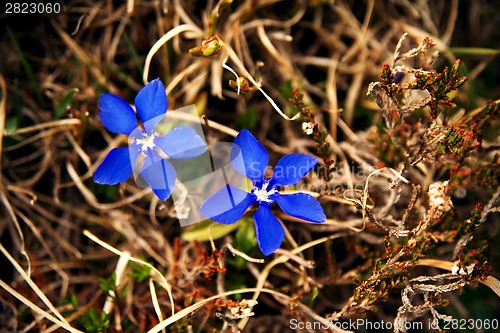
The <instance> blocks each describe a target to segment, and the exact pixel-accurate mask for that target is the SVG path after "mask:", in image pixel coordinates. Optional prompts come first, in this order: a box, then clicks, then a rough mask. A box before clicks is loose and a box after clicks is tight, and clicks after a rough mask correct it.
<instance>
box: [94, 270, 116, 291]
mask: <svg viewBox="0 0 500 333" xmlns="http://www.w3.org/2000/svg"><path fill="white" fill-rule="evenodd" d="M98 281H99V289H101V290H102V291H104V292H105V293H109V292H110V291H116V272H113V273H112V274H111V277H109V278H108V279H105V278H99V279H98Z"/></svg>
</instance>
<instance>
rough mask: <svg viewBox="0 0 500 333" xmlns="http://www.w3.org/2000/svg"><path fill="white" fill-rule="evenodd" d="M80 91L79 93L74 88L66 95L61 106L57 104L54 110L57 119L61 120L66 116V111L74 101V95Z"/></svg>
mask: <svg viewBox="0 0 500 333" xmlns="http://www.w3.org/2000/svg"><path fill="white" fill-rule="evenodd" d="M78 91H79V90H78V88H72V89H70V90H68V92H67V93H66V95H64V97H63V98H62V99H61V100H60V101H59V104H57V106H56V108H55V110H54V118H55V119H60V118H62V117H63V116H64V114H65V113H66V110H67V109H68V106H70V105H71V100H72V99H73V95H74V94H75V93H76V92H78Z"/></svg>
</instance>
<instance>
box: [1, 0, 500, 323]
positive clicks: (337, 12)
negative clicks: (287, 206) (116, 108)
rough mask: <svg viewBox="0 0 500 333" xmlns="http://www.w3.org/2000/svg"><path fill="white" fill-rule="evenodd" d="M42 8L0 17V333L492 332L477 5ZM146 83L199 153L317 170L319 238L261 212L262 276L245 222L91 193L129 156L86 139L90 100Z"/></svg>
mask: <svg viewBox="0 0 500 333" xmlns="http://www.w3.org/2000/svg"><path fill="white" fill-rule="evenodd" d="M62 8H63V12H62V13H60V14H58V15H55V14H52V15H32V16H30V17H29V18H30V22H29V23H25V21H21V20H20V19H19V16H18V15H11V16H8V15H4V16H3V17H1V18H0V20H1V21H0V22H2V21H3V22H2V25H1V27H0V29H1V30H0V35H1V36H2V39H1V44H0V59H2V60H1V62H0V88H1V102H0V115H1V116H0V143H1V147H2V148H1V149H2V150H1V151H2V154H1V156H0V163H1V167H2V172H1V174H0V195H1V204H2V219H1V221H0V240H1V243H0V250H1V252H2V256H1V258H0V264H1V267H2V270H1V272H0V276H1V281H0V284H1V287H2V289H1V290H0V330H2V331H4V332H14V331H15V332H18V331H19V332H28V331H36V332H54V331H69V332H82V331H87V332H151V333H153V332H160V331H168V332H214V331H221V332H231V331H233V332H239V331H242V332H287V331H298V332H314V331H333V332H345V331H352V330H353V329H351V328H349V327H347V328H345V327H344V326H341V325H333V324H332V323H348V322H353V321H356V320H359V319H363V320H366V321H367V322H372V323H375V322H382V321H384V322H390V323H392V324H393V327H392V330H393V331H395V332H398V331H401V332H404V331H406V327H407V326H406V325H407V324H408V323H412V322H422V323H425V325H424V326H423V328H422V330H421V331H423V332H427V331H429V332H430V331H434V330H435V329H436V328H437V326H435V325H440V326H439V327H440V328H441V329H445V326H444V323H445V320H446V319H451V318H455V319H464V320H469V319H474V320H476V319H477V320H490V321H491V320H493V319H494V318H497V317H498V315H499V309H498V298H497V297H500V283H499V282H498V280H496V279H495V278H494V276H497V277H498V270H499V264H500V261H499V254H498V246H497V244H498V241H499V238H498V229H499V226H500V222H499V218H498V212H499V210H500V209H499V201H500V198H499V196H500V187H499V185H498V179H499V163H500V157H499V156H500V155H499V153H500V142H499V136H498V130H499V123H498V119H497V118H496V116H497V114H498V106H497V103H498V98H499V94H500V91H499V89H498V84H497V82H496V80H497V78H498V75H499V67H498V53H499V51H498V50H497V49H494V48H495V47H497V44H496V43H497V40H498V37H499V36H498V23H499V22H498V19H499V15H498V13H499V9H498V6H497V5H496V4H495V3H492V2H489V1H474V2H470V3H469V2H466V1H459V0H453V1H435V2H425V1H416V2H410V1H406V0H398V1H377V2H376V1H374V0H366V1H363V2H359V1H349V0H347V1H319V0H317V1H301V0H298V1H277V0H260V1H253V0H241V1H236V0H235V1H227V0H226V1H223V0H221V1H218V2H217V1H213V0H209V1H179V0H172V1H167V0H159V1H134V0H128V1H126V2H117V1H114V2H113V1H97V0H70V1H66V2H65V3H64V4H63V7H62ZM213 36H217V38H216V39H211V40H209V41H207V40H208V39H209V38H210V37H213ZM402 36H403V37H402ZM203 41H205V43H204V44H203V47H202V43H203ZM190 50H191V51H190ZM193 55H198V57H195V56H193ZM458 57H460V59H461V61H457V58H458ZM156 77H160V78H161V79H162V81H163V82H164V83H165V86H166V92H167V95H168V101H169V109H170V110H173V109H176V108H179V107H183V106H186V105H190V104H195V105H196V107H197V110H198V111H199V112H200V116H203V117H204V119H206V121H205V125H206V126H205V128H204V130H205V135H206V138H207V141H208V142H209V143H210V142H216V141H232V139H233V138H234V137H235V136H236V134H237V133H238V131H239V130H241V129H243V128H248V129H250V130H251V131H252V132H253V133H254V134H255V136H256V137H257V138H258V139H259V140H260V142H262V143H263V144H264V145H265V146H266V148H267V149H268V150H269V152H270V155H271V162H272V163H271V164H274V163H275V162H276V161H277V160H278V159H279V158H280V157H281V156H283V155H284V154H288V153H291V152H299V153H307V154H312V155H314V156H316V157H318V159H319V160H320V166H319V167H318V168H317V170H315V171H314V172H312V173H311V174H310V175H309V176H308V177H307V179H306V181H305V182H304V183H303V184H301V186H300V189H301V190H303V189H306V190H307V191H309V192H310V193H311V194H313V195H314V196H315V197H317V199H318V200H319V201H320V202H321V203H322V206H323V208H324V211H325V214H326V216H327V221H326V222H325V223H324V224H309V223H304V222H303V221H300V220H297V219H294V218H291V217H290V216H287V215H284V214H280V212H279V209H277V210H276V215H277V216H278V218H279V219H280V220H281V221H282V222H283V226H284V227H285V242H284V243H283V246H282V248H281V249H279V250H278V251H277V252H276V253H275V254H273V255H271V256H269V257H265V258H263V256H262V254H261V253H260V252H259V251H258V248H257V247H256V242H255V235H254V234H253V227H252V219H251V217H248V215H247V216H245V217H244V218H243V219H242V220H241V221H240V222H238V223H237V224H235V225H233V226H231V228H225V227H221V226H220V225H217V224H215V223H213V222H209V221H206V222H202V223H200V224H198V225H194V226H191V227H185V228H181V227H180V226H179V224H178V222H177V219H176V213H175V207H174V203H173V202H172V200H171V199H170V200H169V201H166V202H162V201H159V200H158V199H157V198H156V197H155V196H154V195H152V193H151V191H150V190H148V189H142V188H139V187H138V186H136V185H135V183H134V182H133V181H132V180H129V181H128V182H126V183H124V184H122V185H120V186H114V187H113V186H102V185H98V184H95V183H94V182H93V180H92V175H93V173H94V171H95V169H96V167H97V165H99V163H100V162H101V161H102V160H103V158H104V156H105V155H106V153H107V152H108V151H109V149H110V148H112V147H117V146H119V145H123V144H126V142H127V138H126V137H122V136H111V135H110V134H109V133H108V132H107V131H106V130H105V129H104V128H103V126H102V125H101V123H100V122H99V117H98V116H97V112H98V108H97V101H98V98H99V95H100V94H101V93H103V92H111V93H114V94H117V95H119V96H122V97H123V98H124V99H125V100H129V101H130V100H132V98H133V96H134V95H135V94H136V92H137V91H138V90H139V89H140V88H141V87H142V86H143V84H144V83H146V82H148V81H149V80H151V79H153V78H156ZM464 77H467V81H465V79H464ZM367 92H368V93H369V94H368V95H367ZM495 100H497V101H496V102H495ZM287 190H288V191H290V192H293V191H297V190H298V188H289V189H287ZM471 287H472V288H471ZM462 292H464V293H463V294H462ZM478 307H479V310H478ZM291 323H301V325H298V324H297V325H295V327H293V325H292V324H291ZM318 323H319V324H320V325H317V324H318ZM429 323H431V324H432V325H429ZM314 325H316V326H314ZM433 325H434V326H433ZM299 326H300V327H299ZM454 330H455V331H456V330H457V329H455V328H451V326H450V328H449V329H448V331H454ZM355 331H360V332H363V331H374V330H371V329H370V328H367V327H366V325H365V326H362V327H361V326H360V327H356V329H355ZM414 331H417V330H414ZM469 331H471V332H485V331H487V330H485V328H484V327H481V328H479V327H477V325H476V326H475V327H470V330H469Z"/></svg>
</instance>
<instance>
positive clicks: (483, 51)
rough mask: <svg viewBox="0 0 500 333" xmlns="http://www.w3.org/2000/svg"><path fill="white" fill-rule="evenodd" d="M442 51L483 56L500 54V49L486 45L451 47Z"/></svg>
mask: <svg viewBox="0 0 500 333" xmlns="http://www.w3.org/2000/svg"><path fill="white" fill-rule="evenodd" d="M440 52H441V53H443V52H449V53H453V54H472V55H481V56H490V55H492V56H494V55H497V54H500V50H499V49H488V48H485V47H450V48H449V49H446V50H441V51H440Z"/></svg>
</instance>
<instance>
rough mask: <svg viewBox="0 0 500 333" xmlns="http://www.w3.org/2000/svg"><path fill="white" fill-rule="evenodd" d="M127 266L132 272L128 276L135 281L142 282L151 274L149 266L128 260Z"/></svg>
mask: <svg viewBox="0 0 500 333" xmlns="http://www.w3.org/2000/svg"><path fill="white" fill-rule="evenodd" d="M129 266H130V268H131V269H132V271H133V272H132V273H130V274H128V276H129V277H131V278H132V279H135V280H137V282H142V281H144V280H146V279H148V278H149V277H150V276H151V267H149V266H146V265H138V264H136V263H135V262H129Z"/></svg>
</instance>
